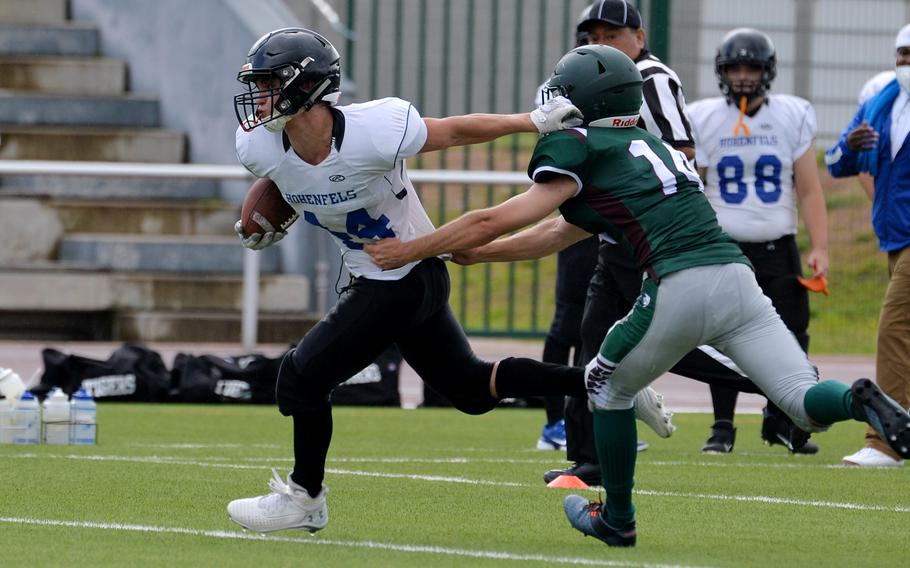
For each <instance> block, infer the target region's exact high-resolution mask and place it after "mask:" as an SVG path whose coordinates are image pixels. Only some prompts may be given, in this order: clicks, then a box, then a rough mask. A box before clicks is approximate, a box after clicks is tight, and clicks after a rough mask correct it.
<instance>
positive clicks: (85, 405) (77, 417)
mask: <svg viewBox="0 0 910 568" xmlns="http://www.w3.org/2000/svg"><path fill="white" fill-rule="evenodd" d="M71 408H72V414H71V416H72V421H73V427H72V437H71V438H70V441H71V443H72V444H77V445H84V446H91V445H94V444H95V441H96V438H97V435H98V423H97V409H96V407H95V399H93V398H92V395H91V394H89V393H88V392H86V390H85V389H83V388H80V389H79V390H78V391H76V394H74V395H73V401H72V403H71Z"/></svg>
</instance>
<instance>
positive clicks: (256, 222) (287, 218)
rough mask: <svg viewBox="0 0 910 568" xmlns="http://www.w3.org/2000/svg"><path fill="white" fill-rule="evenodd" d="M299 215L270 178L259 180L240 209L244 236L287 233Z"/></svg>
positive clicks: (252, 186) (247, 193)
mask: <svg viewBox="0 0 910 568" xmlns="http://www.w3.org/2000/svg"><path fill="white" fill-rule="evenodd" d="M297 217H299V215H298V214H297V212H296V211H295V210H294V208H293V207H291V206H290V205H289V204H288V202H287V201H285V200H284V197H283V196H282V195H281V190H280V189H278V186H277V185H275V182H273V181H272V180H270V179H268V178H262V179H257V180H256V181H254V182H253V185H251V186H250V189H249V191H247V192H246V197H245V198H244V199H243V207H241V208H240V220H241V221H242V223H243V224H242V227H243V234H244V235H246V236H250V235H252V234H253V233H260V234H263V233H270V232H274V231H287V230H288V227H290V226H291V225H292V224H293V223H294V221H296V220H297Z"/></svg>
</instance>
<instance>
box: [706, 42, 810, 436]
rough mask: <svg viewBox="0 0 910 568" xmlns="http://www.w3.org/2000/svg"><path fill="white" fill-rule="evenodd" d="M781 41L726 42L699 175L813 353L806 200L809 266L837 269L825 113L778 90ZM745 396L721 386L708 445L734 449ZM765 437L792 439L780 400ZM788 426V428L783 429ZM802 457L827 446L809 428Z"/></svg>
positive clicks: (768, 415)
mask: <svg viewBox="0 0 910 568" xmlns="http://www.w3.org/2000/svg"><path fill="white" fill-rule="evenodd" d="M776 59H777V56H776V53H775V49H774V44H773V43H772V42H771V38H769V37H768V36H767V35H766V34H764V33H762V32H760V31H758V30H754V29H750V28H738V29H735V30H732V31H730V32H729V33H728V34H727V35H726V36H724V38H723V40H722V41H721V43H720V46H719V47H718V48H717V56H716V57H715V60H714V71H715V73H716V74H717V79H718V81H719V85H720V90H721V93H723V96H722V97H714V98H710V99H705V100H702V101H698V102H695V103H692V104H690V105H689V117H690V119H691V122H692V130H693V132H694V134H695V141H696V144H697V146H696V148H697V152H696V162H697V164H698V172H699V174H700V175H701V177H702V179H704V180H705V194H706V195H707V196H708V201H710V202H711V205H712V206H713V207H714V211H716V212H717V220H718V222H719V223H720V226H721V227H722V228H723V230H724V232H726V233H727V234H728V235H730V236H731V237H733V239H734V240H735V241H736V242H737V243H739V247H740V248H741V249H742V251H743V254H745V255H746V257H747V258H748V259H749V261H750V262H751V263H752V266H753V267H754V269H755V278H756V279H757V280H758V284H759V286H761V289H762V291H763V292H764V293H765V295H766V296H768V298H770V299H771V303H772V304H773V305H774V308H775V309H776V310H777V313H779V314H780V317H781V319H783V321H784V324H785V325H786V326H787V329H789V330H790V331H791V332H792V333H793V335H794V336H795V337H796V340H797V341H798V342H799V345H800V347H802V349H803V351H806V352H807V353H808V351H809V335H808V333H807V330H808V327H809V293H808V290H806V288H805V287H804V286H802V285H801V284H800V283H799V281H798V280H797V277H801V276H802V268H801V266H800V255H799V248H798V247H797V245H796V238H795V236H794V235H795V234H796V213H797V210H796V200H797V199H798V200H799V205H800V213H801V214H802V217H803V220H804V221H805V225H806V230H807V232H808V233H809V240H810V242H811V249H810V250H809V254H808V256H807V257H806V264H807V265H808V266H809V267H810V268H811V269H812V276H814V277H819V276H825V275H826V274H827V272H828V227H827V215H826V210H825V198H824V196H823V194H822V186H821V183H820V182H819V179H818V166H817V163H816V159H815V150H814V148H813V145H812V143H813V140H814V138H815V131H816V123H815V110H814V109H813V108H812V105H811V104H810V103H809V101H807V100H805V99H801V98H799V97H794V96H792V95H782V94H775V95H772V94H768V91H769V90H770V88H771V82H772V81H773V80H774V77H775V75H776V72H777V70H776ZM737 394H738V393H737V392H736V391H735V390H733V389H729V388H726V387H724V386H721V385H716V384H715V385H711V398H712V400H713V402H714V417H715V423H714V426H713V427H712V429H711V437H710V438H709V439H708V441H707V442H706V443H705V447H704V448H703V450H704V451H708V452H714V453H727V452H730V451H732V450H733V443H734V440H735V433H736V429H735V428H734V427H733V413H734V409H735V407H736V398H737ZM764 415H765V418H764V420H763V422H762V432H761V436H762V439H764V440H765V441H766V442H767V443H769V444H780V443H782V442H783V443H784V444H787V443H788V442H790V443H792V441H791V438H793V437H794V436H793V434H791V432H790V430H789V427H788V426H789V425H786V424H785V423H784V422H783V421H782V420H780V415H781V412H780V410H779V409H778V408H777V407H775V406H774V405H773V404H770V403H769V404H768V406H767V407H766V408H765V410H764ZM781 428H784V430H781ZM796 439H797V441H796V444H795V445H793V446H792V447H791V448H790V449H791V450H792V451H794V452H796V453H804V454H814V453H816V452H817V451H818V447H817V446H816V445H815V444H813V443H811V442H806V440H808V439H809V434H808V433H806V432H799V433H798V435H797V436H796Z"/></svg>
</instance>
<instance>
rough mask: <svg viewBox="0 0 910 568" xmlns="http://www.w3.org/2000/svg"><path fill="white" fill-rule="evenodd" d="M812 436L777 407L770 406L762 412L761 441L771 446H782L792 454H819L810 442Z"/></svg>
mask: <svg viewBox="0 0 910 568" xmlns="http://www.w3.org/2000/svg"><path fill="white" fill-rule="evenodd" d="M810 435H811V434H809V433H808V432H806V431H805V430H801V429H800V428H798V427H797V426H796V424H794V423H793V421H792V420H791V419H790V417H789V416H787V415H786V414H785V413H784V412H783V411H782V410H781V409H779V408H777V407H776V406H772V405H768V406H766V407H765V408H764V409H763V410H762V423H761V439H762V441H764V442H765V443H766V444H768V445H769V446H773V445H775V444H780V445H782V446H784V447H785V448H787V449H788V450H790V453H792V454H803V455H812V454H817V453H818V446H816V445H815V444H813V443H812V442H810V441H809V436H810Z"/></svg>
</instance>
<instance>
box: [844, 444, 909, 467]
mask: <svg viewBox="0 0 910 568" xmlns="http://www.w3.org/2000/svg"><path fill="white" fill-rule="evenodd" d="M841 463H842V464H844V465H851V466H859V467H900V466H902V465H904V462H903V460H896V459H894V458H892V457H891V456H889V455H888V454H886V453H885V452H882V451H880V450H876V449H875V448H863V449H861V450H860V451H858V452H856V453H855V454H850V455H849V456H844V457H843V458H842V459H841Z"/></svg>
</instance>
